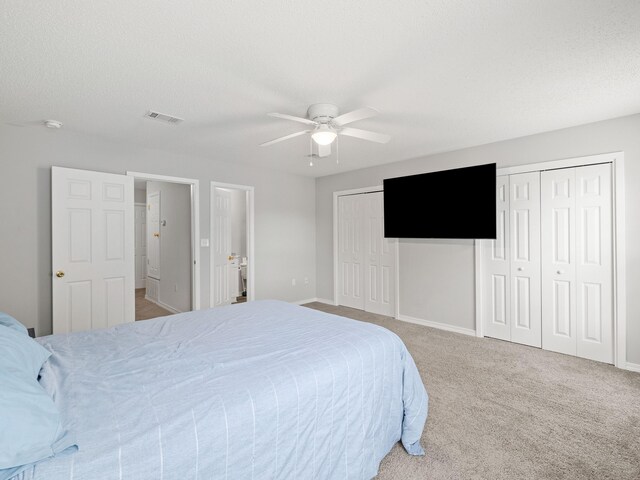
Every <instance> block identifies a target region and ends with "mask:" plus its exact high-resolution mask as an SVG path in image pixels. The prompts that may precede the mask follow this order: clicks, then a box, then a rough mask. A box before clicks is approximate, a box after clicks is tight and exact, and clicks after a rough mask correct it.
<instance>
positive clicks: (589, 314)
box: [576, 164, 613, 363]
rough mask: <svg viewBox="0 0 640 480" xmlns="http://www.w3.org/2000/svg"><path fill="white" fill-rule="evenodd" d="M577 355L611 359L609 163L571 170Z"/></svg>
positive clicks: (611, 287)
mask: <svg viewBox="0 0 640 480" xmlns="http://www.w3.org/2000/svg"><path fill="white" fill-rule="evenodd" d="M576 190H577V195H576V240H577V242H576V258H577V262H576V278H577V287H576V304H577V336H578V342H577V354H578V356H579V357H584V358H590V359H592V360H598V361H600V362H606V363H613V311H612V310H613V305H612V297H613V285H612V275H613V271H612V233H611V232H612V201H611V165H610V164H603V165H590V166H586V167H578V168H576Z"/></svg>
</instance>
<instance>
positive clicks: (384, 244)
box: [358, 192, 397, 316]
mask: <svg viewBox="0 0 640 480" xmlns="http://www.w3.org/2000/svg"><path fill="white" fill-rule="evenodd" d="M358 196H360V197H362V200H363V201H364V208H363V213H364V217H365V219H364V235H363V240H364V249H365V256H364V262H365V268H364V272H365V274H364V292H365V295H364V299H365V302H364V309H365V311H367V312H372V313H377V314H380V315H388V316H393V315H394V313H395V311H394V310H395V290H396V289H395V283H394V279H395V269H396V263H395V258H396V255H395V251H394V249H395V248H396V244H395V242H396V241H397V240H395V239H390V238H384V230H383V223H384V222H383V220H384V210H383V196H382V192H375V193H368V194H365V195H358Z"/></svg>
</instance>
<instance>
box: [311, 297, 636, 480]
mask: <svg viewBox="0 0 640 480" xmlns="http://www.w3.org/2000/svg"><path fill="white" fill-rule="evenodd" d="M306 306H307V307H310V308H315V309H318V310H323V311H326V312H329V313H335V314H337V315H342V316H345V317H350V318H354V319H356V320H362V321H366V322H371V323H375V324H378V325H381V326H383V327H386V328H388V329H389V330H391V331H393V332H395V333H396V334H397V335H398V336H399V337H400V338H402V340H403V341H404V343H405V345H406V346H407V348H408V349H409V351H410V352H411V355H412V356H413V358H414V360H415V362H416V364H417V366H418V369H419V370H420V374H421V376H422V380H423V381H424V384H425V387H426V388H427V392H428V393H429V397H430V398H429V418H428V419H427V424H426V427H425V431H424V433H423V435H422V445H423V447H424V448H425V450H426V455H425V456H424V457H412V456H409V455H407V454H406V453H405V452H404V450H403V449H402V446H400V444H397V445H396V446H395V447H394V448H393V449H392V450H391V452H390V453H389V455H387V456H386V457H385V459H384V460H383V461H382V464H381V465H380V472H379V475H378V477H376V478H378V479H381V480H412V479H423V480H427V479H443V480H444V479H447V480H448V479H490V480H501V479H509V480H512V479H513V480H527V479H545V480H546V479H567V480H568V479H571V480H573V479H581V480H582V479H585V480H586V479H589V480H591V479H593V480H614V479H615V480H627V479H628V480H639V479H640V374H638V373H632V372H627V371H624V370H620V369H617V368H615V367H613V366H611V365H605V364H602V363H598V362H593V361H590V360H585V359H581V358H575V357H571V356H568V355H561V354H557V353H552V352H547V351H544V350H540V349H537V348H532V347H526V346H523V345H517V344H514V343H509V342H503V341H500V340H494V339H490V338H484V339H480V338H475V337H471V336H467V335H461V334H457V333H450V332H445V331H442V330H437V329H433V328H428V327H423V326H420V325H414V324H411V323H406V322H401V321H398V320H394V319H393V318H390V317H384V316H381V315H375V314H370V313H366V312H363V311H361V310H355V309H352V308H347V307H334V306H330V305H325V304H321V303H310V304H307V305H306Z"/></svg>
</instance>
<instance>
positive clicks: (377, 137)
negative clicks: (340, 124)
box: [340, 127, 391, 143]
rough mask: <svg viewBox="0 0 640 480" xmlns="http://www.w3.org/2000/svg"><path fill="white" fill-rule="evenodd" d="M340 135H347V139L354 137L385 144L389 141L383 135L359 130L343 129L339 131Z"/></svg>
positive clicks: (389, 138)
mask: <svg viewBox="0 0 640 480" xmlns="http://www.w3.org/2000/svg"><path fill="white" fill-rule="evenodd" d="M340 135H347V136H348V137H356V138H361V139H363V140H369V141H371V142H378V143H387V142H388V141H389V140H391V137H390V136H389V135H385V134H384V133H376V132H370V131H369V130H360V129H359V128H351V127H345V128H343V129H342V130H340Z"/></svg>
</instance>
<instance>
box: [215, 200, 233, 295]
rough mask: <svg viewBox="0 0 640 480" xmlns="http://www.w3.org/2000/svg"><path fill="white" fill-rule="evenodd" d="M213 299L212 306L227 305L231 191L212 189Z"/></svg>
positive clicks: (228, 292)
mask: <svg viewBox="0 0 640 480" xmlns="http://www.w3.org/2000/svg"><path fill="white" fill-rule="evenodd" d="M212 221H213V225H214V229H213V231H214V238H213V249H212V254H213V269H214V275H213V281H214V285H213V292H214V293H213V299H212V303H213V306H214V307H219V306H221V305H229V304H230V303H231V300H232V298H231V294H230V289H229V261H230V256H231V192H229V191H228V190H223V189H221V188H214V189H213V212H212Z"/></svg>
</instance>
